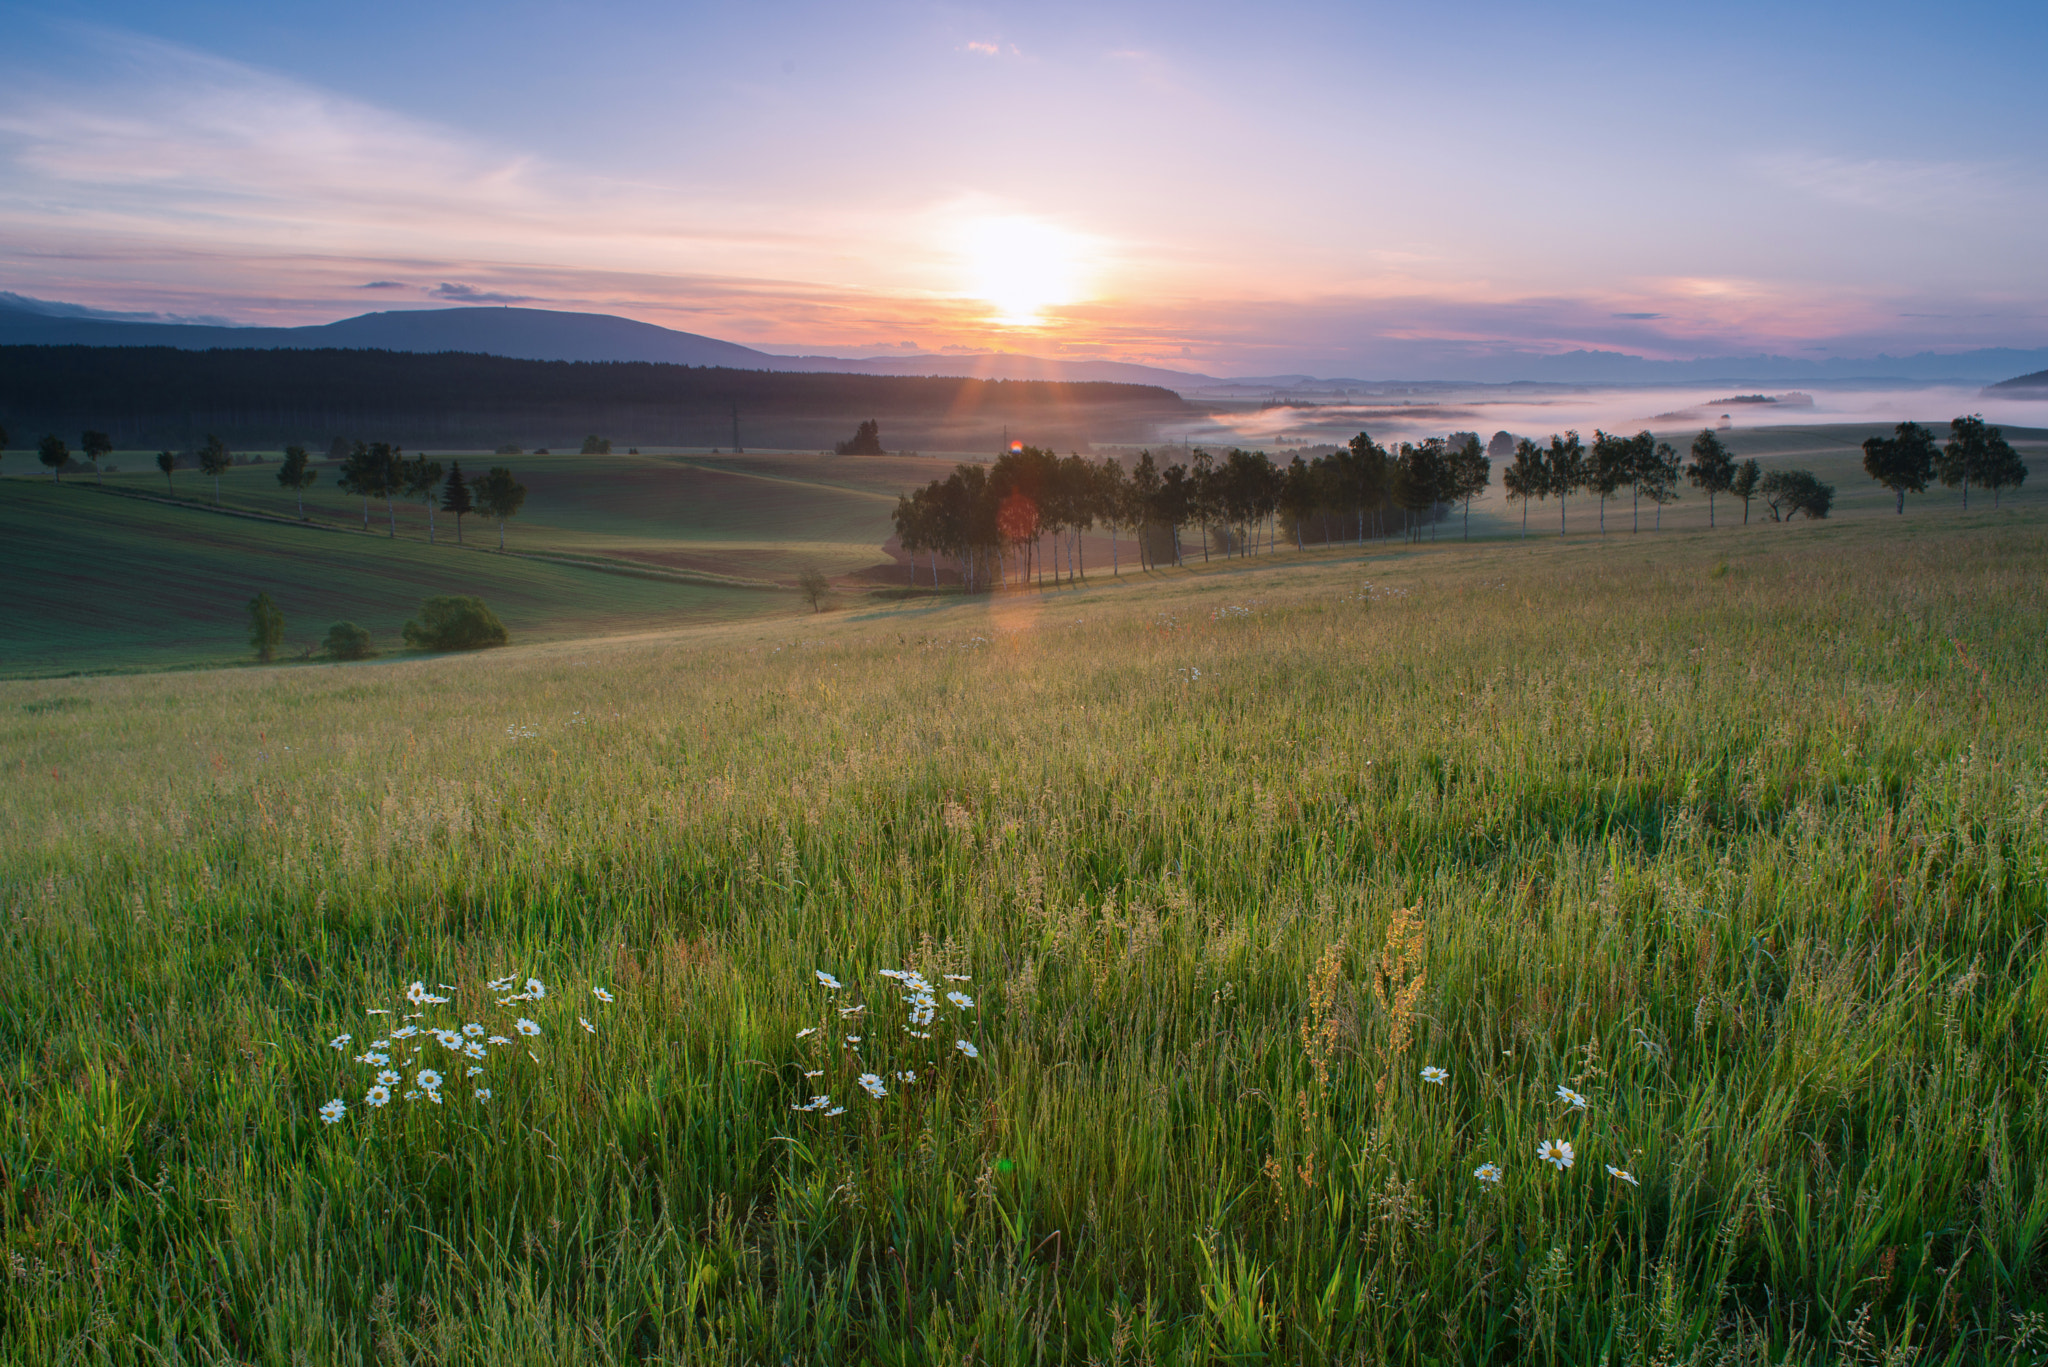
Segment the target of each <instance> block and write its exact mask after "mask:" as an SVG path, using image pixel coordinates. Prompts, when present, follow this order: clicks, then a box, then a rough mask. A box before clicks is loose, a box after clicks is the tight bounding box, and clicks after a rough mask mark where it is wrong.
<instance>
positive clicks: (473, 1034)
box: [462, 1021, 484, 1039]
mask: <svg viewBox="0 0 2048 1367" xmlns="http://www.w3.org/2000/svg"><path fill="white" fill-rule="evenodd" d="M483 1032H484V1028H483V1027H482V1026H481V1025H478V1024H477V1023H476V1022H475V1021H471V1022H470V1023H469V1024H467V1025H465V1026H463V1027H462V1033H463V1034H465V1035H468V1036H469V1037H470V1038H471V1039H475V1038H477V1037H478V1036H480V1035H482V1034H483Z"/></svg>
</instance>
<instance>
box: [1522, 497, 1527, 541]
mask: <svg viewBox="0 0 2048 1367" xmlns="http://www.w3.org/2000/svg"><path fill="white" fill-rule="evenodd" d="M1528 539H1529V500H1528V499H1526V498H1525V499H1523V500H1522V540H1524V541H1527V540H1528Z"/></svg>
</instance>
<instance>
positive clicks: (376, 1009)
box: [370, 1006, 391, 1016]
mask: <svg viewBox="0 0 2048 1367" xmlns="http://www.w3.org/2000/svg"><path fill="white" fill-rule="evenodd" d="M370 1014H371V1015H373V1016H388V1015H390V1014H391V1013H390V1012H389V1011H387V1010H385V1009H384V1008H383V1007H381V1006H373V1007H371V1008H370Z"/></svg>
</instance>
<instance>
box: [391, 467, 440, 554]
mask: <svg viewBox="0 0 2048 1367" xmlns="http://www.w3.org/2000/svg"><path fill="white" fill-rule="evenodd" d="M398 481H399V485H400V487H402V488H403V489H404V490H405V496H406V497H407V498H416V499H418V500H420V502H422V503H424V504H426V506H427V544H428V545H429V546H431V545H433V544H434V486H435V485H437V484H439V483H440V482H441V462H440V461H438V460H428V459H427V458H426V456H425V454H424V453H422V454H420V455H417V456H414V457H413V458H412V459H411V460H405V461H400V462H399V463H398Z"/></svg>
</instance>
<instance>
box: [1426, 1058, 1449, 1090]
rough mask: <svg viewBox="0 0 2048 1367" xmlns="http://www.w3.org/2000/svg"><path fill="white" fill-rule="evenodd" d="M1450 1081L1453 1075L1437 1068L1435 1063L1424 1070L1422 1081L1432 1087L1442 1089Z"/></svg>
mask: <svg viewBox="0 0 2048 1367" xmlns="http://www.w3.org/2000/svg"><path fill="white" fill-rule="evenodd" d="M1450 1079H1451V1075H1450V1074H1449V1073H1447V1072H1445V1071H1444V1070H1443V1069H1441V1068H1439V1067H1437V1066H1436V1065H1435V1064H1434V1063H1432V1064H1430V1065H1429V1066H1428V1067H1427V1068H1424V1069H1423V1070H1422V1080H1423V1081H1424V1082H1427V1083H1428V1084H1429V1085H1430V1086H1432V1087H1441V1086H1443V1085H1444V1084H1445V1083H1446V1082H1448V1081H1450Z"/></svg>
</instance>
